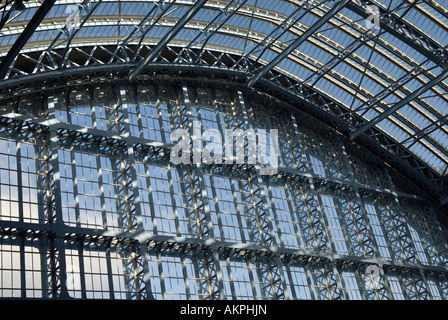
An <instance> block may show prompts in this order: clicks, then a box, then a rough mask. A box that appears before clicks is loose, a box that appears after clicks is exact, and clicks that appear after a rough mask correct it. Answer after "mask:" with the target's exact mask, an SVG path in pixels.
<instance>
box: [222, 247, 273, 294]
mask: <svg viewBox="0 0 448 320" xmlns="http://www.w3.org/2000/svg"><path fill="white" fill-rule="evenodd" d="M260 263H266V262H265V261H257V259H254V258H249V257H248V256H238V255H230V256H227V257H225V256H221V258H220V269H221V272H222V281H223V287H224V294H225V296H226V298H227V299H234V300H239V299H266V298H269V297H267V295H266V294H267V292H265V289H264V288H266V287H268V286H271V285H272V284H271V283H268V282H267V281H268V280H267V279H263V278H262V277H261V273H260V272H258V271H259V269H260Z"/></svg>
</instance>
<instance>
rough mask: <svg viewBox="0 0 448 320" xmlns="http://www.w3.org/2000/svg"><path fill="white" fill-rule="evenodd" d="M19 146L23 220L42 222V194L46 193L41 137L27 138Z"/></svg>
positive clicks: (44, 155)
mask: <svg viewBox="0 0 448 320" xmlns="http://www.w3.org/2000/svg"><path fill="white" fill-rule="evenodd" d="M19 147H20V158H21V161H20V163H21V175H22V179H21V181H22V197H23V198H22V207H23V209H22V210H23V221H24V222H34V223H44V222H45V221H46V220H48V219H47V217H45V207H44V198H43V197H44V195H45V194H46V189H47V188H46V184H47V179H46V174H47V173H46V171H47V169H46V167H45V165H46V164H45V162H44V161H45V160H44V159H45V157H46V150H45V147H44V146H43V141H42V140H41V139H37V138H36V139H34V138H33V139H29V140H28V139H27V140H25V141H22V142H21V143H20V145H19Z"/></svg>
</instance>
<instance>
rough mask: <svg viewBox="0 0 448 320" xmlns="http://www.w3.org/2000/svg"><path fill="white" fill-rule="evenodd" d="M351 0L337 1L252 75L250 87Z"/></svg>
mask: <svg viewBox="0 0 448 320" xmlns="http://www.w3.org/2000/svg"><path fill="white" fill-rule="evenodd" d="M348 2H349V1H348V0H340V1H337V3H336V5H335V6H334V7H333V8H332V9H331V10H330V11H328V12H327V13H326V14H325V15H324V16H323V17H322V18H321V19H319V21H317V22H316V23H315V24H313V25H312V26H311V27H310V28H309V29H308V30H306V31H305V32H304V33H303V34H302V35H301V36H300V37H299V38H297V39H296V40H295V41H294V42H293V43H291V45H290V46H289V47H288V48H286V49H285V50H283V52H282V53H280V54H279V55H277V56H276V57H275V58H274V59H273V60H272V61H271V62H270V63H269V64H268V65H267V66H265V67H264V68H263V69H262V70H261V71H260V72H258V73H257V74H256V75H255V76H254V77H252V78H251V79H250V80H249V82H248V84H247V85H248V87H249V88H250V87H252V86H253V85H254V84H255V83H256V82H257V81H258V80H260V79H261V78H262V77H263V76H264V75H265V74H266V73H268V72H269V71H271V70H272V69H273V68H274V67H275V66H276V65H277V64H278V63H279V62H280V61H281V60H283V59H284V58H285V57H287V56H288V55H289V54H290V53H291V52H293V51H294V50H295V49H296V48H297V47H298V46H300V45H301V44H302V43H303V42H305V41H306V40H307V39H308V38H309V37H311V36H312V35H313V34H314V33H315V32H316V31H317V30H318V29H319V28H320V27H321V26H322V25H324V24H325V23H326V22H327V21H328V20H330V19H331V18H332V17H334V15H335V14H336V13H338V12H339V11H340V10H341V9H342V8H343V7H344V6H345V5H346V4H347V3H348Z"/></svg>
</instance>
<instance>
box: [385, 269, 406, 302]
mask: <svg viewBox="0 0 448 320" xmlns="http://www.w3.org/2000/svg"><path fill="white" fill-rule="evenodd" d="M399 277H400V276H399V275H398V274H397V273H396V272H388V273H387V281H388V283H389V287H390V290H391V292H392V296H393V298H394V299H395V300H404V299H405V296H404V294H403V288H402V286H401V279H399Z"/></svg>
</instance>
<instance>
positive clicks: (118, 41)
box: [0, 0, 448, 202]
mask: <svg viewBox="0 0 448 320" xmlns="http://www.w3.org/2000/svg"><path fill="white" fill-rule="evenodd" d="M0 6H1V14H2V23H1V30H0V58H1V59H2V60H1V62H0V77H1V79H2V80H0V93H2V94H3V96H2V97H4V96H5V94H6V93H5V92H1V90H2V89H1V88H2V87H3V88H7V87H8V88H9V85H10V84H11V83H12V81H13V80H14V79H20V78H23V79H27V77H30V76H32V75H36V74H42V75H45V74H46V73H48V74H50V75H51V72H54V71H57V70H66V69H73V68H79V67H83V66H93V65H103V66H105V65H112V64H127V65H128V67H129V68H128V69H129V78H130V79H131V80H132V79H135V78H136V77H138V76H139V74H141V73H142V72H144V70H145V68H147V67H148V66H150V65H151V64H152V63H157V62H166V63H168V62H169V63H170V64H182V63H187V62H188V63H190V64H192V65H195V64H201V63H202V64H203V63H204V60H206V59H205V58H204V57H203V56H205V55H206V54H208V55H210V53H209V52H208V51H213V52H215V53H216V54H215V55H214V58H213V59H215V61H220V57H219V52H221V53H222V54H229V56H227V60H226V63H225V64H224V63H222V64H221V66H224V65H225V66H226V68H228V69H232V68H233V69H238V70H239V71H243V73H244V74H245V76H246V78H247V85H248V86H253V87H255V88H256V87H257V85H260V84H263V83H266V82H271V83H276V81H277V80H278V75H279V74H283V75H286V76H287V77H288V79H289V80H288V82H286V83H285V81H283V82H281V84H282V86H283V87H284V88H285V90H289V91H290V92H293V93H294V94H298V95H300V94H303V98H304V99H305V100H306V99H307V98H310V97H311V95H310V92H312V95H313V97H315V96H316V95H317V96H318V97H319V98H318V99H317V100H316V99H314V101H315V102H314V104H315V105H316V106H315V107H316V108H323V109H325V105H326V104H327V102H324V103H323V104H322V103H320V102H319V101H320V100H321V99H323V98H325V99H327V100H325V101H331V103H332V104H333V105H337V106H338V110H339V111H338V112H334V115H336V116H337V117H339V118H341V121H342V122H341V123H343V124H344V126H345V127H346V132H347V133H348V135H349V136H350V137H351V138H352V139H353V140H357V139H360V138H362V137H368V138H369V139H370V140H371V141H376V143H378V144H379V145H381V147H383V148H385V149H387V150H388V151H389V152H390V153H392V154H393V153H395V156H398V157H402V159H404V158H406V157H408V156H409V154H410V155H411V157H413V159H412V161H411V160H406V159H404V160H403V161H407V163H408V164H409V166H412V167H413V168H414V169H415V170H416V171H417V172H418V174H424V175H426V177H429V179H432V180H433V181H434V183H436V184H437V185H438V186H439V187H440V195H439V197H441V198H442V200H443V199H444V197H446V195H447V193H446V190H444V189H445V188H446V187H444V185H443V181H444V177H446V176H448V103H447V102H448V80H447V79H448V50H447V45H448V1H445V0H437V1H431V0H422V1H411V0H409V1H390V0H375V1H363V0H352V1H348V0H338V1H328V0H321V1H316V0H314V1H313V0H308V1H300V0H290V1H267V0H241V1H224V0H209V1H204V0H197V1H194V0H177V1H175V0H145V1H142V0H130V1H117V0H95V1H93V0H92V1H89V0H84V1H81V0H56V1H55V0H41V1H29V2H24V8H20V3H19V2H17V1H7V0H2V1H1V5H0ZM20 9H23V10H21V11H20ZM170 48H172V49H171V51H170V53H171V57H172V58H171V59H168V58H163V57H162V55H161V52H162V51H163V52H166V50H168V49H170ZM189 50H192V51H191V52H190V51H189ZM100 51H101V54H100V53H99V52H100ZM192 52H194V57H191V53H192ZM230 54H231V55H230ZM188 57H189V58H188ZM235 57H238V58H235ZM188 59H191V60H190V61H188ZM248 61H250V63H249V62H248ZM211 66H212V67H220V64H219V63H217V62H216V63H215V65H213V64H211ZM276 84H278V83H276ZM307 95H308V96H307ZM316 101H317V103H316ZM326 107H328V108H329V109H331V108H330V107H329V106H328V104H327V105H326ZM328 112H330V111H328ZM379 134H381V135H382V136H383V137H387V139H386V138H378V135H379ZM397 148H399V149H397ZM403 149H404V150H406V151H408V152H409V154H406V155H405V156H403V155H401V154H398V151H397V150H403ZM422 170H425V171H424V173H421V171H422ZM446 201H447V202H448V200H446Z"/></svg>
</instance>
